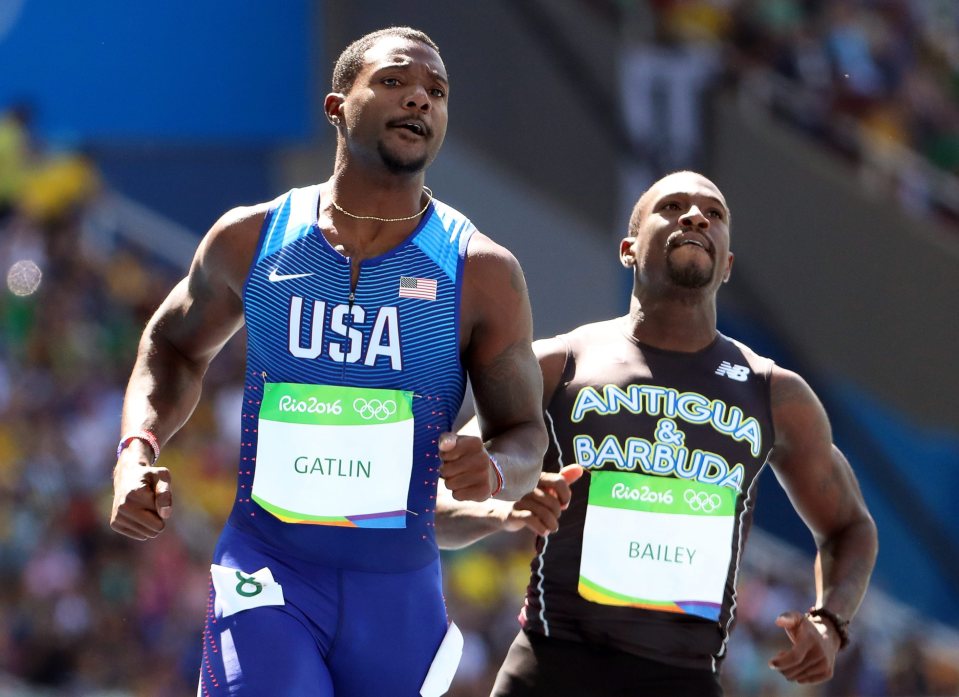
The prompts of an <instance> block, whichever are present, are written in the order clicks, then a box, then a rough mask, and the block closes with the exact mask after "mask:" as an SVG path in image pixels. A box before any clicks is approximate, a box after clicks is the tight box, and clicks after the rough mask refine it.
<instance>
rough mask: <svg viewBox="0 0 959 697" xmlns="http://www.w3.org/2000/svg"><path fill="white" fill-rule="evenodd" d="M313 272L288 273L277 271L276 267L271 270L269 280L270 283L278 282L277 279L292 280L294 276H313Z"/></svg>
mask: <svg viewBox="0 0 959 697" xmlns="http://www.w3.org/2000/svg"><path fill="white" fill-rule="evenodd" d="M312 275H313V274H312V273H288V274H281V273H277V270H276V269H273V270H272V271H270V276H269V281H270V283H276V282H277V281H292V280H293V279H294V278H305V277H307V276H312Z"/></svg>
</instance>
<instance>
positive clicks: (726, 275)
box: [723, 252, 734, 283]
mask: <svg viewBox="0 0 959 697" xmlns="http://www.w3.org/2000/svg"><path fill="white" fill-rule="evenodd" d="M733 259H734V255H733V253H732V252H730V253H729V260H728V261H727V262H726V273H724V274H723V283H729V277H730V276H732V273H733Z"/></svg>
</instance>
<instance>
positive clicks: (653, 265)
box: [621, 172, 733, 291]
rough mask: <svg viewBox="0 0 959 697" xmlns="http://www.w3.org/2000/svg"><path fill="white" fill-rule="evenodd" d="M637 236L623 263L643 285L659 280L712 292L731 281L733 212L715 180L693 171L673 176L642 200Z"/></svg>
mask: <svg viewBox="0 0 959 697" xmlns="http://www.w3.org/2000/svg"><path fill="white" fill-rule="evenodd" d="M639 210H640V212H641V223H640V225H639V229H638V230H637V231H636V238H635V239H634V240H631V239H630V238H627V240H624V241H623V245H622V247H621V253H622V255H623V261H624V263H627V264H630V265H632V264H635V266H636V274H637V279H638V280H639V282H640V283H641V284H649V283H655V282H656V281H657V280H658V279H661V280H664V281H665V282H666V283H668V284H670V285H673V286H678V287H680V288H687V289H698V288H711V289H712V290H713V291H715V290H716V289H718V288H719V285H720V284H721V283H722V282H723V281H724V280H726V279H727V278H728V277H729V272H730V270H731V267H732V261H733V255H732V254H731V253H730V252H729V208H728V207H727V205H726V200H725V198H724V197H723V195H722V193H721V192H720V191H719V189H718V188H717V187H716V185H715V184H713V183H712V182H711V181H709V180H708V179H706V178H705V177H703V176H701V175H699V174H695V173H693V172H679V173H677V174H672V175H669V176H668V177H665V178H663V179H661V180H659V181H658V182H656V184H654V185H653V187H652V188H651V189H650V190H649V191H648V192H647V193H646V194H645V195H644V196H643V198H642V199H641V200H640V204H639Z"/></svg>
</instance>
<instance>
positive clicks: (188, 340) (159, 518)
mask: <svg viewBox="0 0 959 697" xmlns="http://www.w3.org/2000/svg"><path fill="white" fill-rule="evenodd" d="M262 219H263V212H262V211H259V210H257V209H237V210H235V211H231V212H230V213H228V214H226V215H225V216H223V218H221V219H220V220H219V221H217V223H216V224H215V225H214V226H213V227H212V228H211V230H210V232H209V233H207V235H206V236H205V237H204V238H203V240H202V242H201V243H200V246H199V247H198V249H197V252H196V255H195V257H194V260H193V263H192V265H191V268H190V272H189V274H188V275H187V277H186V278H184V279H183V280H182V281H180V283H178V284H177V285H176V287H174V289H173V290H172V291H171V292H170V294H169V295H168V296H167V298H166V299H165V300H164V301H163V303H162V304H161V305H160V307H159V308H158V309H157V311H156V313H155V314H154V315H153V317H152V318H151V319H150V321H149V322H148V323H147V326H146V329H145V330H144V332H143V336H142V337H141V339H140V345H139V348H138V351H137V358H136V362H135V364H134V367H133V372H132V374H131V376H130V380H129V382H128V384H127V389H126V395H125V398H124V403H123V413H122V417H121V431H122V433H123V434H130V433H135V432H136V431H140V430H148V431H151V432H152V433H153V434H154V435H156V437H157V440H158V442H159V443H160V444H161V445H162V444H163V443H165V442H166V441H167V440H169V439H170V437H171V436H173V434H174V433H176V432H177V431H178V430H179V429H180V428H181V427H182V426H183V424H184V423H186V421H187V419H188V418H189V417H190V415H191V414H192V413H193V410H194V409H195V408H196V405H197V402H198V401H199V399H200V390H201V385H202V381H203V376H204V375H205V373H206V369H207V367H208V366H209V364H210V361H211V360H212V359H213V357H214V356H215V355H216V354H217V353H218V352H219V351H220V349H221V348H222V347H223V345H224V344H225V343H226V342H227V341H228V340H229V338H230V337H231V336H233V335H234V334H235V333H236V332H237V330H238V329H239V328H240V327H241V326H242V324H243V308H242V304H241V301H240V292H241V288H242V284H243V281H244V278H245V275H246V272H247V270H248V269H249V266H250V262H251V259H252V255H253V250H254V248H255V245H256V239H257V236H258V233H259V227H260V225H261V224H262ZM152 459H153V453H152V452H151V451H150V449H149V447H148V446H147V444H146V443H144V442H143V441H141V440H133V441H131V443H130V446H129V447H128V448H126V449H125V450H123V452H122V453H121V454H120V456H119V458H118V460H117V464H116V468H115V470H114V505H113V513H112V516H111V526H112V527H113V529H114V530H116V531H117V532H120V533H122V534H124V535H127V536H129V537H133V538H135V539H145V538H147V537H154V536H155V535H156V534H158V533H159V532H160V531H162V529H163V527H164V522H163V520H164V519H165V518H166V517H168V516H169V513H170V506H171V505H172V498H171V496H170V493H169V481H170V476H169V472H167V471H166V470H165V469H164V468H162V467H152V466H151V465H152V464H154V463H152ZM161 494H162V495H161ZM154 497H156V499H157V500H154Z"/></svg>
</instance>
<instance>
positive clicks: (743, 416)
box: [437, 172, 877, 697]
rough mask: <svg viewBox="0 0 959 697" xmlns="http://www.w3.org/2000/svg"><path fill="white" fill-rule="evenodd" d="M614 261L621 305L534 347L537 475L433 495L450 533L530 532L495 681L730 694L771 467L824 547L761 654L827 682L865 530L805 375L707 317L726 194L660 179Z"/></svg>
mask: <svg viewBox="0 0 959 697" xmlns="http://www.w3.org/2000/svg"><path fill="white" fill-rule="evenodd" d="M620 259H621V261H622V263H623V264H624V265H625V266H627V267H629V268H632V269H634V283H633V295H632V300H631V303H630V311H629V314H628V315H627V316H626V317H621V318H618V319H614V320H609V321H605V322H599V323H596V324H589V325H586V326H583V327H579V328H577V329H575V330H573V331H572V332H570V333H568V334H565V335H561V336H557V337H554V338H552V339H548V340H546V341H540V342H537V344H536V345H535V349H536V352H537V356H538V358H539V362H540V367H541V369H542V371H543V378H544V399H543V402H544V408H545V410H546V417H547V418H546V422H547V426H548V428H549V430H550V433H551V447H550V450H549V451H548V452H547V455H546V460H545V465H544V473H543V474H542V476H541V479H540V484H539V487H538V488H537V489H536V490H535V491H534V492H532V493H531V494H529V495H527V496H526V497H524V498H523V499H522V500H520V501H519V502H517V503H516V504H513V505H510V504H506V503H503V504H500V503H498V502H487V503H484V504H470V503H468V502H456V501H453V500H452V499H451V498H449V497H444V501H443V502H442V504H441V505H440V506H438V508H437V513H438V517H437V520H438V523H437V528H438V530H437V537H438V539H439V541H440V544H441V545H442V546H446V547H458V546H462V545H465V544H468V543H469V542H471V541H473V540H476V539H479V538H480V537H483V536H484V535H486V534H489V533H491V532H494V531H496V530H518V529H520V528H522V527H524V526H527V527H530V528H531V529H533V530H534V531H536V532H537V533H538V534H539V537H538V538H537V544H536V551H537V555H536V557H535V558H534V559H533V562H532V565H531V568H532V576H531V579H530V584H529V588H528V590H527V596H526V602H525V605H524V607H523V608H522V610H521V612H520V623H521V625H522V631H521V632H520V633H519V636H518V637H517V638H516V640H515V642H514V643H513V646H512V647H511V648H510V651H509V654H508V656H507V658H506V661H505V663H504V664H503V667H502V668H501V670H500V672H499V675H498V676H497V680H496V685H495V687H494V689H493V695H494V696H495V697H506V696H509V697H520V696H524V697H525V696H527V695H549V696H550V697H562V696H565V695H568V696H570V697H574V696H575V697H581V696H583V695H589V696H590V697H602V696H606V695H610V696H612V695H643V696H646V695H669V696H670V697H677V696H680V695H690V696H693V695H695V696H696V697H702V696H704V695H721V694H722V688H721V686H720V683H719V670H720V667H721V664H722V660H723V659H724V658H725V655H726V646H727V642H728V639H729V633H730V631H731V629H732V627H733V624H734V622H735V619H736V580H737V572H738V569H739V563H740V560H741V558H742V553H743V548H744V545H745V542H746V537H747V534H748V531H749V527H750V523H751V519H752V512H753V509H754V506H755V493H756V487H755V484H756V481H757V480H756V478H757V476H758V475H759V473H760V472H761V471H762V469H763V467H764V466H765V464H766V463H768V464H769V465H770V466H771V467H772V468H773V471H774V472H775V474H776V476H777V478H778V479H779V481H780V483H781V484H782V485H783V487H784V488H785V489H786V492H787V493H788V495H789V497H790V499H791V501H792V502H793V505H794V506H795V507H796V510H797V511H798V513H799V515H800V516H801V517H802V518H803V520H804V521H805V522H806V524H807V525H808V526H809V528H810V530H811V532H812V533H813V536H814V537H815V540H816V544H817V546H818V549H819V555H818V558H817V560H816V585H817V594H816V595H817V597H816V599H815V603H814V604H813V605H812V607H811V608H810V609H809V610H808V611H806V612H802V611H798V610H796V609H790V610H788V611H786V612H784V613H783V614H782V615H780V617H779V618H777V620H776V624H777V625H779V626H780V627H782V628H783V629H784V631H785V633H786V635H787V636H788V637H789V639H790V641H791V644H792V646H791V648H789V649H788V650H785V651H783V652H781V653H780V654H779V655H777V656H774V657H772V658H771V661H770V666H771V667H772V668H774V669H776V670H779V671H780V672H781V673H782V674H783V676H784V677H785V678H786V679H788V680H791V681H796V682H800V683H812V682H821V681H823V680H828V679H829V678H830V677H831V676H832V672H833V665H834V662H835V658H836V653H837V652H838V651H839V649H840V648H841V647H842V646H844V645H845V643H846V642H847V640H848V630H847V625H848V622H849V620H850V619H851V618H852V617H853V615H854V614H855V612H856V610H857V609H858V607H859V604H860V602H861V600H862V597H863V595H864V593H865V590H866V586H867V584H868V581H869V577H870V575H871V573H872V568H873V564H874V561H875V556H876V551H877V538H876V528H875V525H874V523H873V521H872V518H871V517H870V515H869V512H868V511H867V509H866V506H865V503H864V502H863V499H862V496H861V494H860V492H859V487H858V484H857V482H856V480H855V477H854V475H853V473H852V470H851V468H850V467H849V464H848V463H847V462H846V460H845V458H844V457H843V456H842V454H841V453H840V452H839V450H838V449H836V447H835V446H834V445H833V443H832V434H831V431H830V426H829V421H828V419H827V417H826V414H825V411H824V410H823V408H822V405H821V404H820V403H819V400H818V399H817V398H816V396H815V395H814V394H813V392H812V390H810V388H809V386H808V385H807V384H806V382H805V381H804V380H803V379H802V378H801V377H799V376H798V375H796V374H795V373H793V372H791V371H788V370H785V369H783V368H781V367H778V366H776V365H775V364H774V363H773V362H772V361H771V360H769V359H767V358H763V357H761V356H758V355H757V354H755V353H754V352H753V351H751V350H750V349H749V348H747V347H746V346H744V345H742V344H741V343H739V342H737V341H734V340H732V339H729V338H727V337H725V336H723V335H722V334H720V333H719V332H718V331H717V329H716V292H717V291H718V289H719V287H720V286H721V285H722V283H724V282H725V281H726V280H728V278H729V275H730V271H731V269H732V263H733V255H732V254H731V253H730V251H729V209H728V207H727V205H726V201H725V199H724V197H723V195H722V193H721V192H720V191H719V189H718V188H717V187H716V186H715V185H714V184H713V183H712V182H711V181H709V180H708V179H706V178H705V177H703V176H701V175H699V174H696V173H693V172H678V173H675V174H672V175H669V176H667V177H665V178H663V179H661V180H660V181H659V182H657V183H656V184H654V185H653V187H652V188H650V189H649V191H647V192H646V193H645V194H644V195H643V196H642V197H641V198H640V200H639V202H638V203H637V205H636V207H635V209H634V211H633V215H632V217H631V220H630V226H629V237H627V238H626V239H624V240H623V241H622V243H621V246H620ZM580 471H583V472H584V474H583V476H582V477H581V478H579V479H578V481H576V480H577V477H578V475H579V474H580ZM572 482H575V483H574V484H573V483H572ZM563 509H565V511H563ZM561 511H562V521H561V523H560V522H559V516H560V513H561Z"/></svg>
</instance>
